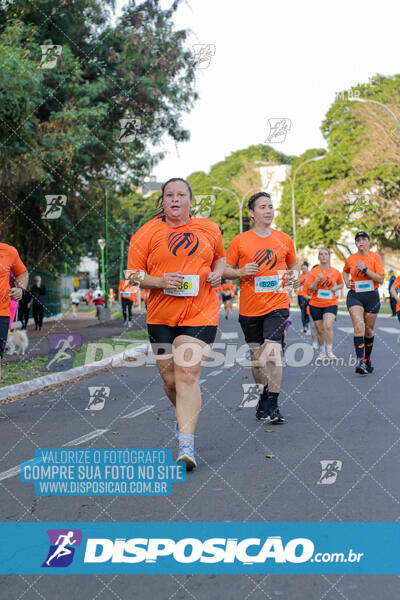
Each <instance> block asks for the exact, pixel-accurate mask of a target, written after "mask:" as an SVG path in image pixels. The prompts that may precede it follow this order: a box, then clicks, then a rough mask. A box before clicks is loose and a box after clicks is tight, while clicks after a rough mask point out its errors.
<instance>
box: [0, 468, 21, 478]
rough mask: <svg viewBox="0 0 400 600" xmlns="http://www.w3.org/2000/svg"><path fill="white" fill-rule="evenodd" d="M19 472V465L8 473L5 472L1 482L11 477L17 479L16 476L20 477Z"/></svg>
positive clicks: (1, 474)
mask: <svg viewBox="0 0 400 600" xmlns="http://www.w3.org/2000/svg"><path fill="white" fill-rule="evenodd" d="M19 470H20V465H17V466H16V467H13V468H12V469H8V471H3V472H2V473H0V481H3V479H8V478H9V477H15V476H16V475H18V473H19Z"/></svg>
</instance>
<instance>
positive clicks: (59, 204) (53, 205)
mask: <svg viewBox="0 0 400 600" xmlns="http://www.w3.org/2000/svg"><path fill="white" fill-rule="evenodd" d="M45 198H46V203H47V206H46V209H45V210H44V211H43V212H42V219H58V218H59V217H60V216H61V213H62V209H63V207H64V206H65V205H66V204H67V196H45Z"/></svg>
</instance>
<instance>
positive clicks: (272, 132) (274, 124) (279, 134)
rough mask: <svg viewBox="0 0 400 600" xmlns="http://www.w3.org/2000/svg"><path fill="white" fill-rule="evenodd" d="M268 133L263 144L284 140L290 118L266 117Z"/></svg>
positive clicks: (277, 142) (290, 122) (290, 124)
mask: <svg viewBox="0 0 400 600" xmlns="http://www.w3.org/2000/svg"><path fill="white" fill-rule="evenodd" d="M268 123H269V134H268V137H267V139H266V140H265V142H264V144H267V143H268V144H270V143H272V142H274V143H275V144H280V143H282V142H284V141H285V140H286V136H287V133H288V131H289V130H290V128H291V126H292V121H291V119H286V118H285V119H268Z"/></svg>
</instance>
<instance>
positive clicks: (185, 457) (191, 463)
mask: <svg viewBox="0 0 400 600" xmlns="http://www.w3.org/2000/svg"><path fill="white" fill-rule="evenodd" d="M176 462H184V463H185V464H186V471H191V470H192V469H194V468H195V467H197V462H196V461H195V458H194V456H191V455H190V454H187V453H186V452H184V453H183V454H180V455H179V456H178V458H177V459H176Z"/></svg>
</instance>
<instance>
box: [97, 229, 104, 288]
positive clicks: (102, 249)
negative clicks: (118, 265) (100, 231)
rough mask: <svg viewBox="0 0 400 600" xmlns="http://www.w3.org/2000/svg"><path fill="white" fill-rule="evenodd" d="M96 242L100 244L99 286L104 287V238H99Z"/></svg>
mask: <svg viewBox="0 0 400 600" xmlns="http://www.w3.org/2000/svg"><path fill="white" fill-rule="evenodd" d="M97 243H98V244H99V246H100V250H101V279H102V282H101V287H102V288H103V289H105V275H104V248H105V246H106V240H105V239H104V238H100V239H98V240H97Z"/></svg>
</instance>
